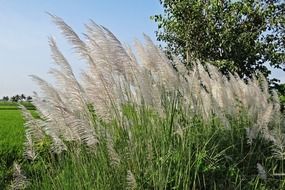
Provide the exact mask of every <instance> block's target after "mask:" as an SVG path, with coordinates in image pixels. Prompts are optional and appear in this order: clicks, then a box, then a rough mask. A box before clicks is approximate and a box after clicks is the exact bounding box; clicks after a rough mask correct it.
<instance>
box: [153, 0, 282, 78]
mask: <svg viewBox="0 0 285 190" xmlns="http://www.w3.org/2000/svg"><path fill="white" fill-rule="evenodd" d="M160 2H161V4H162V5H163V8H164V14H159V15H155V16H153V19H154V20H155V22H157V24H158V31H157V39H158V40H159V41H163V42H165V43H166V45H167V47H166V48H165V50H166V52H168V53H169V54H170V53H172V54H175V55H178V56H180V58H182V60H183V61H184V63H186V64H190V65H191V61H190V60H191V59H193V58H198V59H200V60H205V61H207V62H209V61H211V62H212V63H213V64H215V65H217V66H218V67H219V68H220V70H222V71H223V72H228V71H230V72H236V73H238V74H239V76H240V77H251V76H252V75H255V74H256V72H257V71H259V72H262V73H263V75H264V76H266V77H267V76H268V74H269V73H270V70H269V69H268V68H267V67H266V66H265V63H269V64H270V65H271V66H273V67H275V68H280V69H283V70H285V67H284V65H283V64H284V62H285V47H284V35H285V32H284V31H285V25H284V22H285V16H284V15H285V14H284V11H285V3H284V1H281V0H273V1H267V0H237V1H232V0H225V1H216V0H208V1H204V0H176V1H172V0H160Z"/></svg>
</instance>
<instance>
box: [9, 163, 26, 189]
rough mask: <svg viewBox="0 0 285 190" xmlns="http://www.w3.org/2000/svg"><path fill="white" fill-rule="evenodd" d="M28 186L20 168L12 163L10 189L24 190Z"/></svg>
mask: <svg viewBox="0 0 285 190" xmlns="http://www.w3.org/2000/svg"><path fill="white" fill-rule="evenodd" d="M27 186H28V180H27V177H26V176H25V175H24V174H23V172H22V169H21V166H20V165H19V164H18V163H16V162H14V164H13V181H12V183H11V185H10V188H11V189H13V190H20V189H26V188H27Z"/></svg>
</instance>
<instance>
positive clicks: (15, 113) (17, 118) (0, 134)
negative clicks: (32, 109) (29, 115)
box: [0, 102, 25, 189]
mask: <svg viewBox="0 0 285 190" xmlns="http://www.w3.org/2000/svg"><path fill="white" fill-rule="evenodd" d="M16 108H17V107H16V106H15V105H14V104H11V103H6V102H5V103H4V102H1V103H0V189H4V185H5V184H6V183H7V182H9V181H10V180H11V176H12V171H11V167H12V166H13V162H14V161H15V160H21V159H22V157H23V143H24V137H25V136H24V128H23V127H22V126H23V124H24V120H23V117H22V114H21V112H20V110H17V109H16Z"/></svg>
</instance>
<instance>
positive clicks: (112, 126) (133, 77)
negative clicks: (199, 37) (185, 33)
mask: <svg viewBox="0 0 285 190" xmlns="http://www.w3.org/2000/svg"><path fill="white" fill-rule="evenodd" d="M51 17H52V19H53V21H54V22H55V24H56V25H57V26H58V28H59V29H60V30H61V32H62V34H63V36H64V37H65V38H66V39H67V41H68V42H70V44H71V45H72V47H73V48H74V51H75V53H76V54H77V55H78V56H79V58H80V59H83V60H84V61H85V62H86V63H87V65H88V69H87V70H86V71H84V72H83V73H82V79H81V80H78V79H77V78H76V76H75V75H74V73H73V71H72V68H71V66H70V64H69V63H68V60H67V59H66V58H65V57H64V55H63V54H62V53H61V52H60V50H59V48H58V47H57V45H56V42H55V41H54V40H53V39H52V38H50V47H51V52H52V58H53V60H54V62H55V63H56V65H57V66H58V67H57V68H53V69H51V74H52V75H53V76H54V77H55V78H56V80H57V83H56V86H53V85H51V84H49V83H48V82H46V81H45V80H43V79H41V78H39V77H37V76H32V77H33V79H34V80H35V81H36V82H37V83H38V85H39V87H40V88H41V90H42V92H41V93H40V96H39V95H37V94H35V96H34V98H33V100H34V102H33V103H34V105H35V106H36V107H37V110H38V112H39V114H40V116H41V120H36V122H32V121H34V119H33V118H31V117H30V116H29V115H28V114H27V113H26V112H27V110H25V109H24V108H23V112H24V113H26V114H25V116H26V119H27V124H26V132H27V143H26V145H28V146H27V149H26V153H25V155H30V154H31V153H30V151H31V150H35V151H36V152H35V153H33V154H32V155H37V156H36V157H35V158H34V157H33V156H29V157H32V158H33V159H28V160H26V161H23V163H22V165H23V168H24V169H25V171H26V174H27V177H28V178H29V180H30V183H29V188H30V189H39V188H40V189H284V188H285V181H284V178H283V177H282V176H281V174H283V172H284V154H285V149H284V143H285V141H284V126H285V123H284V116H282V115H281V114H280V111H279V108H280V107H279V103H278V99H276V93H275V92H272V93H273V96H272V95H271V94H272V93H271V92H269V90H268V85H267V83H266V80H265V79H264V77H262V76H260V77H259V79H256V78H252V79H248V80H247V82H245V81H244V80H243V79H240V78H239V77H238V76H237V75H236V74H229V76H223V75H222V74H221V73H220V72H219V71H218V69H217V68H216V67H214V66H212V65H210V64H207V63H205V64H202V63H200V62H199V61H198V60H192V64H193V65H194V67H193V68H192V70H187V69H186V68H185V67H184V66H183V64H182V63H180V62H179V60H178V59H175V60H174V61H170V60H168V59H167V58H166V56H165V55H164V54H163V52H161V51H160V49H159V48H157V47H156V46H155V45H154V44H153V43H152V41H151V40H150V38H149V37H147V36H145V42H144V44H142V43H140V42H138V41H137V42H136V43H135V52H133V51H132V50H131V48H129V47H126V48H125V47H123V46H122V44H121V43H120V41H119V40H118V39H117V38H116V37H115V36H114V35H113V34H112V33H111V32H110V31H109V30H108V29H106V28H104V27H103V26H99V25H97V24H96V23H94V22H93V21H91V22H90V23H89V24H86V33H85V34H84V40H83V39H81V38H80V37H79V35H77V34H76V33H75V32H74V31H73V30H72V28H71V27H70V26H68V25H67V24H66V23H65V22H64V21H63V20H62V19H61V18H59V17H57V16H54V15H51ZM38 123H40V125H38ZM34 124H37V125H34ZM39 130H41V133H42V134H45V135H44V136H42V135H39V134H41V133H39ZM39 137H40V139H41V140H39ZM31 142H33V144H32V145H33V147H34V148H33V149H31V147H30V145H31ZM26 158H27V156H26ZM27 163H31V165H30V164H27ZM276 173H278V174H280V175H278V176H277V175H276Z"/></svg>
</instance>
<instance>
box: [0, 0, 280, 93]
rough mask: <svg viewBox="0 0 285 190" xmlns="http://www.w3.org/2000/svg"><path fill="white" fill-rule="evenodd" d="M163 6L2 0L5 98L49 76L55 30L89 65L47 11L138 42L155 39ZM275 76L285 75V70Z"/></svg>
mask: <svg viewBox="0 0 285 190" xmlns="http://www.w3.org/2000/svg"><path fill="white" fill-rule="evenodd" d="M162 11H163V10H162V7H161V5H160V4H159V0H81V1H79V0H77V1H76V0H25V1H23V0H0V26H1V27H0V28H1V29H0V98H1V97H2V96H4V95H8V96H11V95H15V94H17V93H25V94H27V95H30V94H32V91H37V90H38V89H37V87H36V85H35V84H34V83H33V82H32V81H31V79H30V78H29V75H30V74H36V75H38V76H40V77H43V78H46V79H49V76H48V75H47V74H46V73H47V72H48V69H49V68H50V67H51V66H52V60H51V58H50V51H49V47H48V40H47V39H48V37H49V36H54V37H55V38H56V40H57V42H58V44H59V46H60V47H61V49H62V50H63V52H64V53H66V54H67V57H68V58H69V59H70V61H71V63H72V66H73V67H74V68H75V70H80V69H82V68H83V67H84V64H83V63H81V62H79V61H77V59H76V56H74V55H73V54H71V52H72V50H71V48H70V47H69V46H68V45H67V44H66V42H65V40H64V39H63V38H62V37H61V35H60V34H59V32H58V30H57V29H56V27H55V26H54V25H53V23H52V22H51V19H50V18H49V16H48V15H47V14H46V12H50V13H52V14H55V15H57V16H60V17H62V18H63V19H64V20H65V21H66V22H67V23H68V24H69V25H70V26H72V28H73V29H74V30H75V31H76V32H78V33H83V32H84V23H87V22H88V21H89V19H92V20H94V21H95V22H96V23H98V24H101V25H103V26H105V27H107V28H108V29H109V30H111V31H112V32H113V33H114V34H115V35H116V36H117V37H118V38H119V40H121V41H122V42H124V43H127V44H132V42H133V40H134V39H135V38H138V39H141V38H142V33H145V34H147V35H149V36H150V37H151V38H152V39H153V40H154V41H155V33H154V31H155V30H156V24H155V23H154V22H153V21H151V20H150V18H149V17H150V16H151V15H154V14H158V13H161V12H162ZM274 76H275V77H277V78H281V79H282V80H283V81H285V76H284V73H281V72H274Z"/></svg>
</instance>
